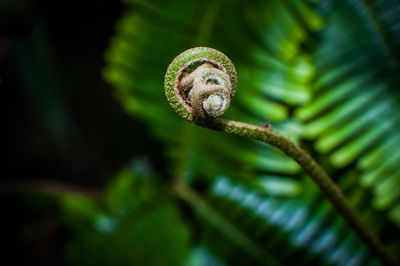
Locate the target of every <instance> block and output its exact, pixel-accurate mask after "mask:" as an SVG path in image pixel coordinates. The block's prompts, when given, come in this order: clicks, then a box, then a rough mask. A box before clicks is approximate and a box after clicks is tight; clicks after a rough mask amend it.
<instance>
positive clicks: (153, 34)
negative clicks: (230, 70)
mask: <svg viewBox="0 0 400 266" xmlns="http://www.w3.org/2000/svg"><path fill="white" fill-rule="evenodd" d="M124 4H125V5H126V11H125V13H124V14H123V16H122V18H121V19H120V20H119V21H118V23H117V25H116V32H115V34H114V36H113V37H112V38H111V40H110V44H109V47H108V49H107V52H106V54H105V60H106V66H105V68H104V70H103V76H104V79H105V80H106V81H107V82H108V83H109V84H110V85H111V86H112V87H113V88H114V89H113V93H114V96H115V99H117V100H118V101H119V102H120V104H121V106H122V108H123V109H124V110H125V111H126V112H127V113H129V114H130V115H131V116H132V117H133V118H134V119H139V120H140V121H142V122H143V124H144V125H145V127H146V130H147V131H148V132H149V134H150V135H151V136H152V138H154V139H156V140H157V141H159V142H160V143H162V150H160V151H156V152H160V153H162V154H163V156H165V158H167V160H168V162H167V165H168V169H167V171H166V173H165V172H162V171H155V170H154V169H153V168H152V166H151V165H148V164H147V161H146V160H143V159H135V160H133V161H132V163H131V165H128V166H126V167H125V168H124V169H122V170H121V171H120V172H119V173H117V174H116V175H115V176H114V177H112V178H111V179H110V180H111V181H110V182H109V184H108V185H107V187H106V189H105V191H104V192H102V193H100V194H95V195H92V194H88V193H79V194H77V193H69V192H66V193H64V192H63V193H60V194H57V195H56V196H55V197H54V196H52V199H53V201H56V206H57V207H56V209H57V213H59V215H60V221H61V223H62V225H63V228H65V230H67V232H68V234H69V235H70V237H69V238H68V239H67V240H66V244H65V247H63V250H64V253H63V256H64V257H65V263H66V264H68V265H171V266H172V265H185V266H194V265H196V266H200V265H201V266H205V265H294V264H295V265H379V261H378V260H377V259H376V258H375V256H374V255H373V254H372V253H371V252H370V251H369V250H367V248H366V246H365V245H364V244H363V243H362V242H361V241H360V240H359V239H358V237H357V236H355V235H354V233H353V232H352V231H351V230H350V228H349V227H348V226H347V225H346V224H345V223H344V221H343V220H342V219H341V217H340V216H339V215H338V214H337V213H336V211H335V210H334V209H333V208H332V206H331V205H330V204H329V203H328V202H327V200H326V199H325V198H324V196H323V195H322V194H321V193H320V192H319V190H318V188H317V187H316V186H315V185H314V184H313V183H312V182H311V180H310V179H309V178H308V177H307V176H305V175H304V174H303V173H302V171H301V169H300V167H299V166H298V165H297V164H296V163H295V162H294V161H292V160H291V159H290V158H288V157H286V156H285V155H284V154H283V153H281V152H280V151H278V150H276V149H274V148H272V147H270V146H268V145H266V144H263V143H259V142H256V141H251V140H247V139H242V138H237V137H233V136H227V135H224V134H221V133H218V132H213V131H210V130H207V129H203V128H200V127H196V126H194V125H192V124H190V123H188V122H186V121H184V120H183V119H181V118H180V117H179V116H178V115H177V114H175V113H174V111H173V110H172V108H170V106H169V105H168V103H167V101H166V98H165V96H164V91H163V78H164V73H165V71H166V68H167V66H168V64H169V63H170V62H171V61H172V59H173V58H174V57H175V56H176V55H178V54H179V53H180V52H182V51H183V50H185V49H188V48H191V47H194V46H209V47H213V48H216V49H218V50H221V51H223V52H224V53H225V54H226V55H227V56H229V58H230V59H231V60H232V61H233V62H234V64H235V66H236V68H237V72H238V77H239V79H238V89H237V93H236V96H235V98H234V99H233V102H232V104H231V107H230V108H229V110H228V112H227V113H226V114H225V115H224V116H225V117H227V118H231V119H234V120H238V121H245V122H248V123H254V124H257V125H263V124H266V123H270V124H271V127H272V129H273V130H275V131H277V132H279V133H281V134H283V135H285V136H287V137H288V138H290V139H292V140H294V141H295V142H297V143H298V144H300V145H301V146H302V147H304V148H305V149H307V150H308V151H309V152H310V153H311V154H312V155H313V157H314V158H315V159H316V160H317V161H318V162H319V163H320V164H321V165H322V166H323V167H324V168H325V169H326V170H327V171H328V173H329V174H330V176H332V177H333V178H334V181H335V182H336V183H338V185H339V186H340V187H341V188H342V189H343V191H344V193H345V194H346V196H347V197H348V198H349V199H350V201H351V203H352V204H353V206H355V208H356V209H357V210H358V211H359V212H360V214H361V215H362V217H363V218H364V219H365V221H366V222H367V223H368V224H369V225H370V227H371V228H372V229H373V230H374V231H375V233H376V234H377V235H378V236H379V237H380V238H381V239H382V240H383V242H384V243H385V244H386V245H387V246H388V247H389V248H390V250H391V251H392V253H393V254H394V255H396V256H397V257H398V259H400V258H399V255H398V254H399V252H398V251H399V250H400V241H399V239H400V238H399V236H400V231H399V229H400V200H399V198H400V170H399V169H400V168H399V167H398V165H399V163H400V149H399V148H398V147H400V135H399V131H400V130H399V123H398V122H399V119H400V110H399V108H400V105H399V96H400V93H399V90H398V88H399V84H400V82H399V71H400V54H399V46H400V38H399V36H400V27H399V25H400V20H399V19H398V17H400V2H399V1H398V0H380V1H378V0H350V1H346V0H336V1H334V0H320V1H316V0H301V1H300V0H270V1H261V0H260V1H258V0H253V1H237V0H236V1H235V0H232V1H223V0H201V1H200V0H198V1H197V0H194V1H183V0H182V1H179V0H165V1H161V0H152V1H141V0H124ZM182 183H183V184H185V185H184V186H183V189H182V190H181V191H178V192H177V190H179V189H177V187H179V184H182ZM181 188H182V187H181ZM50 194H51V193H50ZM35 197H37V196H36V195H35Z"/></svg>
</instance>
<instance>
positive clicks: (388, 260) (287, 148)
mask: <svg viewBox="0 0 400 266" xmlns="http://www.w3.org/2000/svg"><path fill="white" fill-rule="evenodd" d="M196 124H198V125H200V126H203V127H206V128H210V129H213V130H217V131H222V132H225V133H228V134H232V135H236V136H244V137H248V138H252V139H256V140H260V141H263V142H265V143H268V144H271V145H273V146H275V147H277V148H278V149H280V150H282V151H283V152H284V153H285V154H287V155H288V156H289V157H291V158H292V159H293V160H295V161H296V162H297V163H298V164H299V165H300V166H301V167H302V168H303V170H304V172H305V173H307V174H308V175H309V176H310V177H311V179H312V180H313V181H314V182H315V183H316V184H317V185H318V186H319V188H320V189H321V191H322V192H323V193H324V194H325V196H326V197H327V198H328V199H329V201H330V202H331V203H332V204H333V206H334V207H335V208H336V209H337V210H338V212H339V213H340V214H341V215H342V216H343V218H344V219H345V221H346V222H347V223H348V225H349V226H350V227H351V228H352V229H353V230H354V231H355V232H356V234H357V235H358V236H359V237H360V239H361V240H362V241H363V242H364V243H365V244H366V245H367V246H368V247H369V249H370V250H371V251H373V252H374V253H375V254H376V255H377V256H378V258H379V259H380V260H381V261H382V263H383V264H385V265H399V264H397V262H396V261H395V259H394V258H393V257H392V256H391V254H390V253H389V252H388V251H387V250H386V248H385V246H384V245H383V244H382V242H381V241H380V240H379V239H378V238H377V237H376V236H375V234H374V233H373V232H372V230H371V229H370V228H369V227H368V225H367V224H366V223H365V222H364V221H363V220H362V218H361V216H360V215H359V214H358V213H357V211H356V210H355V209H354V208H353V207H352V206H351V205H350V203H349V201H348V200H347V199H346V197H345V196H344V194H343V193H342V191H341V190H340V188H339V187H338V186H337V185H336V184H335V183H334V182H333V181H332V179H331V178H330V177H329V176H328V175H327V174H326V172H325V171H324V170H323V169H322V168H321V167H320V166H319V165H318V164H317V163H316V162H315V161H314V160H313V159H312V158H311V156H310V155H309V154H308V153H307V152H306V151H304V150H303V149H302V148H300V147H299V146H297V145H296V144H295V143H293V142H292V141H291V140H289V139H287V138H285V137H283V136H281V135H280V134H278V133H276V132H274V131H272V130H269V129H267V128H266V127H260V126H255V125H251V124H247V123H242V122H237V121H231V120H224V119H206V120H197V121H196Z"/></svg>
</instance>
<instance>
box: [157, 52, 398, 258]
mask: <svg viewBox="0 0 400 266" xmlns="http://www.w3.org/2000/svg"><path fill="white" fill-rule="evenodd" d="M236 86H237V74H236V69H235V66H234V65H233V63H232V62H231V61H230V59H229V58H228V57H227V56H226V55H225V54H223V53H222V52H220V51H218V50H215V49H212V48H208V47H195V48H192V49H189V50H186V51H184V52H183V53H181V54H180V55H178V56H177V57H176V58H175V59H174V60H173V61H172V63H171V64H170V65H169V67H168V69H167V73H166V74H165V80H164V87H165V95H166V96H167V99H168V101H169V103H170V105H171V106H172V107H173V108H174V109H175V111H176V112H177V113H178V114H179V115H180V116H182V117H183V118H185V119H186V120H188V121H190V122H192V123H195V124H197V125H200V126H203V127H206V128H210V129H213V130H217V131H222V132H225V133H228V134H232V135H237V136H245V137H249V138H252V139H256V140H260V141H263V142H265V143H268V144H271V145H273V146H275V147H277V148H278V149H280V150H282V151H283V152H284V153H286V154H287V155H288V156H289V157H291V158H292V159H293V160H295V161H296V162H297V163H298V164H299V165H300V166H301V167H302V168H303V170H304V171H305V172H306V173H307V174H308V175H309V176H310V177H311V179H312V180H313V181H314V182H315V183H316V184H317V185H318V186H319V188H320V189H321V191H322V192H323V193H324V195H325V196H326V197H327V198H328V199H329V200H330V201H331V202H332V204H333V206H334V207H335V208H336V209H337V210H338V212H339V213H340V214H341V215H342V216H343V218H344V219H345V221H346V222H347V223H348V224H349V226H350V227H351V228H352V229H353V230H354V231H355V232H356V234H357V235H358V236H359V237H360V239H361V240H362V241H363V242H364V243H365V244H366V245H367V246H368V247H369V249H370V250H371V251H373V252H374V253H375V254H376V255H377V256H378V258H380V260H381V261H382V263H384V264H385V265H398V264H397V263H396V261H395V260H394V258H393V257H392V256H391V255H390V253H389V252H388V251H387V250H386V248H385V246H384V245H383V244H382V242H381V241H380V240H379V239H378V238H377V237H376V236H375V235H374V233H373V232H372V230H371V229H370V228H369V227H368V225H367V224H366V223H365V222H364V221H363V220H362V218H361V216H360V215H359V214H358V212H357V211H356V210H355V209H354V208H353V207H352V206H351V205H350V203H349V201H348V200H347V199H346V197H345V196H344V194H343V193H342V191H341V190H340V188H339V187H338V186H337V185H336V184H335V183H334V182H333V181H332V179H331V178H330V177H329V176H328V175H327V174H326V173H325V171H324V170H323V169H322V168H321V167H320V166H319V165H318V164H317V163H316V162H315V161H314V160H313V159H312V158H311V156H310V155H309V154H308V153H307V152H305V151H304V150H303V149H301V148H300V147H299V146H297V145H296V144H294V143H293V142H292V141H291V140H289V139H287V138H285V137H283V136H281V135H280V134H278V133H276V132H274V131H272V130H269V129H267V128H266V127H260V126H256V125H251V124H246V123H242V122H236V121H230V120H224V119H218V118H215V117H217V116H220V115H222V114H223V113H224V112H225V111H226V110H227V109H228V107H229V104H230V102H231V98H232V97H233V96H234V95H235V92H236Z"/></svg>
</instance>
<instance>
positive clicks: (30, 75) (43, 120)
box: [0, 0, 164, 265]
mask: <svg viewBox="0 0 400 266" xmlns="http://www.w3.org/2000/svg"><path fill="white" fill-rule="evenodd" d="M1 2H2V4H0V25H1V28H0V29H1V32H0V92H1V97H0V101H1V102H0V106H1V107H0V108H1V111H0V119H1V124H2V127H1V128H2V129H1V134H2V137H1V139H2V145H1V152H2V155H3V156H2V159H1V172H0V186H1V191H2V193H1V199H0V202H1V203H0V206H1V208H2V219H1V220H2V222H1V223H2V225H1V228H2V230H1V231H2V234H1V235H2V236H3V237H5V238H3V239H5V241H4V242H3V243H5V248H2V249H1V250H2V252H1V253H3V255H2V256H3V259H2V261H3V262H4V261H7V260H10V261H11V262H12V263H11V265H58V264H59V263H60V262H61V258H60V256H61V244H60V243H61V242H62V241H63V239H65V238H66V237H68V236H67V233H66V232H64V231H63V228H59V225H58V223H57V219H59V218H58V216H57V212H58V210H57V206H56V205H52V204H50V203H49V201H47V200H46V199H45V197H46V196H40V197H36V198H35V199H36V200H35V201H34V202H30V200H28V199H27V198H26V197H20V195H18V191H24V190H25V188H28V189H29V188H30V187H39V188H41V189H46V188H49V191H52V193H54V192H55V193H57V188H58V189H61V190H62V189H71V190H79V191H81V192H82V191H83V192H84V193H96V191H97V190H101V188H102V187H103V186H104V184H105V183H106V182H107V180H108V179H109V178H110V177H111V176H112V175H113V174H114V173H115V172H117V171H118V170H120V169H121V168H122V167H124V166H126V165H127V164H128V163H129V161H130V160H131V159H132V158H136V157H144V158H147V159H148V160H150V161H151V164H152V166H153V167H155V168H156V169H157V171H159V172H162V171H163V168H164V166H163V163H162V162H163V161H164V160H163V158H162V157H161V154H160V152H159V151H160V147H159V144H157V143H154V140H151V139H150V137H149V136H148V135H146V129H145V128H144V125H143V124H141V123H140V122H138V121H135V120H134V119H132V118H131V117H129V116H128V115H127V114H125V113H124V111H123V110H122V109H121V108H120V106H119V104H118V102H117V101H115V100H114V99H113V97H112V94H113V90H112V88H111V87H110V86H109V85H108V84H106V83H105V82H104V80H103V79H102V73H101V72H102V68H103V66H104V59H103V58H104V52H105V50H106V48H107V46H108V43H109V39H110V37H111V36H112V34H113V32H114V27H115V23H116V22H117V20H118V18H119V17H120V16H121V14H122V13H123V11H124V6H123V5H122V4H120V3H119V1H115V0H114V1H113V0H109V1H104V0H103V1H23V0H10V1H1ZM89 2H90V3H89ZM83 3H85V4H83ZM16 192H17V193H16ZM41 197H42V198H43V199H42V200H41ZM50 202H51V201H50ZM32 210H35V211H34V212H33V211H32ZM35 234H37V235H35ZM43 235H45V237H44V238H43V237H42V236H43Z"/></svg>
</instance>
